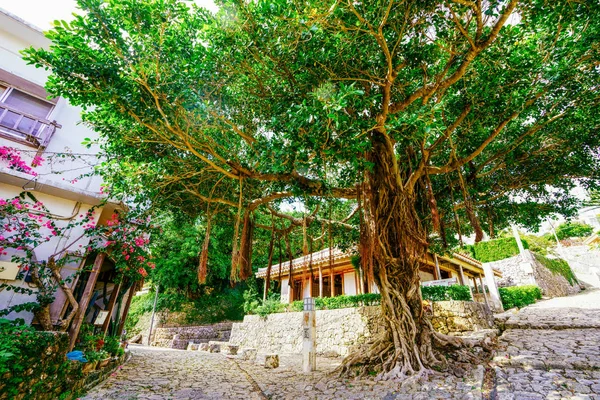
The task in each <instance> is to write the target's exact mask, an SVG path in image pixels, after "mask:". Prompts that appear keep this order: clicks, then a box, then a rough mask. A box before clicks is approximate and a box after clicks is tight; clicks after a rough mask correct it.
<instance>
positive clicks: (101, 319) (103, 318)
mask: <svg viewBox="0 0 600 400" xmlns="http://www.w3.org/2000/svg"><path fill="white" fill-rule="evenodd" d="M106 317H108V311H100V312H99V313H98V316H97V317H96V321H94V325H104V321H106Z"/></svg>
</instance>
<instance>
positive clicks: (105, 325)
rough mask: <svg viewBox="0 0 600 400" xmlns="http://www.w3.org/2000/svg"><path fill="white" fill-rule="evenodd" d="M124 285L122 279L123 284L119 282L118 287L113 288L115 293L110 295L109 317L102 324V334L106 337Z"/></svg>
mask: <svg viewBox="0 0 600 400" xmlns="http://www.w3.org/2000/svg"><path fill="white" fill-rule="evenodd" d="M122 283H123V280H122V279H121V282H119V284H118V285H114V286H113V291H112V293H111V294H110V300H108V308H107V311H108V315H107V316H106V319H105V320H104V323H103V324H102V334H103V335H105V336H106V332H107V331H108V326H109V325H110V321H111V320H112V314H113V311H114V309H115V303H116V302H117V296H118V295H119V291H120V290H121V284H122Z"/></svg>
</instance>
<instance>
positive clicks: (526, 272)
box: [486, 250, 581, 297]
mask: <svg viewBox="0 0 600 400" xmlns="http://www.w3.org/2000/svg"><path fill="white" fill-rule="evenodd" d="M486 265H491V266H492V268H494V269H498V270H500V271H502V279H500V280H498V285H499V286H520V285H538V286H539V287H540V289H542V293H543V295H544V296H546V297H561V296H568V295H571V294H575V293H578V292H579V291H580V290H581V289H580V287H579V285H578V284H575V285H571V284H570V283H569V282H568V281H567V280H566V279H565V277H564V276H562V275H560V274H554V273H552V271H550V270H549V269H548V268H546V267H544V266H543V265H542V264H541V263H540V262H538V261H537V260H536V259H535V257H534V256H533V254H532V253H531V252H530V251H529V250H525V253H524V254H519V255H517V256H514V257H510V258H505V259H504V260H500V261H494V262H491V263H486Z"/></svg>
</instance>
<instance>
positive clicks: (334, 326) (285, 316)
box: [230, 301, 493, 356]
mask: <svg viewBox="0 0 600 400" xmlns="http://www.w3.org/2000/svg"><path fill="white" fill-rule="evenodd" d="M432 313H433V324H434V327H437V328H436V329H438V330H439V331H440V332H442V333H459V332H464V331H474V330H475V331H476V330H481V329H488V328H491V327H492V326H493V317H492V314H491V312H490V311H489V309H488V308H487V306H486V305H485V304H482V303H475V302H464V301H440V302H435V303H433V306H432ZM316 320H317V353H318V354H319V355H324V356H346V355H347V354H348V353H350V352H351V351H352V350H353V349H354V348H355V347H356V346H359V345H361V344H362V343H364V342H365V341H367V340H368V339H369V338H370V337H372V336H374V335H376V334H377V333H378V332H380V331H381V330H383V329H384V326H383V321H382V319H381V308H380V307H379V306H370V307H358V308H342V309H338V310H318V311H316ZM230 342H231V343H232V344H235V345H239V346H240V347H250V348H255V349H258V350H259V352H275V353H301V352H302V312H289V313H277V314H270V315H268V316H267V317H260V316H258V315H246V316H245V317H244V322H241V323H234V324H233V329H232V331H231V338H230Z"/></svg>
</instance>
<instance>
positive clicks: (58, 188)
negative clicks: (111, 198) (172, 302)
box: [0, 9, 129, 330]
mask: <svg viewBox="0 0 600 400" xmlns="http://www.w3.org/2000/svg"><path fill="white" fill-rule="evenodd" d="M49 45H50V41H49V40H48V39H47V38H46V37H45V36H44V35H43V33H42V31H41V30H40V29H38V28H37V27H35V26H32V25H30V24H28V23H27V22H25V21H23V20H21V19H19V18H18V17H16V16H14V15H11V14H10V13H8V12H6V11H3V10H1V9H0V148H2V147H10V148H14V149H17V150H18V151H19V152H20V154H21V157H22V158H23V160H25V161H26V162H27V165H28V167H29V168H33V170H34V171H35V174H32V173H27V172H20V171H18V170H15V169H11V168H9V164H8V161H7V160H6V159H2V158H1V157H0V199H10V198H13V197H15V196H17V195H19V194H20V193H22V192H23V191H30V192H31V193H32V194H33V195H34V196H35V197H36V198H37V199H38V200H39V201H41V202H42V203H44V205H45V206H46V207H47V209H48V211H49V212H50V213H51V214H53V216H54V219H55V220H56V221H58V223H59V224H61V223H62V224H63V226H66V225H67V224H68V222H69V221H72V220H73V219H76V218H79V217H80V215H84V214H85V213H86V212H87V211H88V210H89V209H90V208H92V207H93V206H97V205H99V204H100V203H101V201H102V199H103V197H104V195H102V194H101V183H102V180H101V178H100V177H98V176H91V177H86V178H82V179H79V177H80V176H81V175H83V174H85V173H89V172H91V171H93V165H94V164H96V163H98V162H99V160H98V158H97V156H96V153H97V151H98V149H97V148H94V147H92V148H90V149H88V148H86V147H85V146H83V145H82V144H81V143H82V141H83V140H84V138H91V139H94V138H97V137H98V135H97V134H96V133H95V132H94V131H92V130H90V129H89V128H87V127H86V126H84V125H83V124H81V123H80V122H81V117H80V109H79V108H77V107H74V106H71V105H69V103H68V102H67V101H66V100H65V99H64V98H60V97H59V98H52V99H51V98H49V95H48V93H47V92H46V91H45V89H44V84H45V83H46V80H47V78H48V72H47V71H45V70H44V69H41V68H36V67H35V66H32V65H27V64H26V63H25V61H24V60H23V59H22V58H21V55H20V51H21V50H23V49H25V48H28V47H30V46H33V47H35V48H48V47H49ZM57 153H58V154H60V153H67V154H70V156H67V157H65V158H59V157H57V156H56V155H57ZM35 156H41V157H42V158H44V159H45V161H43V162H42V164H41V165H40V166H37V167H36V166H35V165H33V166H32V161H33V158H34V157H35ZM114 209H115V205H114V204H110V205H108V206H105V207H103V208H100V209H98V210H96V212H95V217H94V223H95V224H102V223H104V221H106V219H107V218H109V217H110V215H111V214H112V213H113V211H114ZM1 229H2V227H0V230H1ZM83 229H84V228H83V227H81V226H79V227H75V228H73V229H72V230H71V231H70V232H67V233H66V234H65V235H64V236H62V237H55V238H53V239H52V240H51V241H49V242H47V243H45V244H43V245H42V246H40V247H38V248H37V249H36V251H35V255H36V257H37V259H38V260H44V259H47V258H48V257H49V256H50V255H52V254H55V253H57V252H58V251H60V250H61V249H64V248H65V246H68V245H69V244H71V243H72V242H73V241H74V240H75V239H76V238H78V237H80V236H81V234H82V233H83ZM0 233H2V232H1V231H0ZM88 241H89V240H88V239H87V238H84V239H80V241H78V242H76V243H75V244H73V245H72V246H70V247H69V250H71V249H73V250H77V249H79V248H80V246H79V245H83V246H85V245H86V244H87V242H88ZM88 258H90V257H88ZM91 258H92V259H91V260H89V259H88V260H81V262H80V263H78V264H79V265H72V266H70V267H69V266H67V267H64V268H63V271H61V274H62V275H63V276H67V275H69V274H72V273H74V272H75V271H76V270H77V269H78V268H80V267H81V266H83V265H84V264H86V263H87V264H91V263H93V262H94V258H93V257H91ZM102 258H104V256H102ZM0 263H1V264H0V283H3V282H5V283H10V284H13V285H14V284H16V285H21V286H25V287H26V286H29V285H30V284H29V283H27V282H25V281H21V282H19V281H16V280H15V276H16V275H17V272H18V269H19V268H20V266H18V265H16V264H12V263H10V254H8V255H5V256H2V255H0ZM99 264H102V266H101V268H100V270H99V271H95V272H94V271H93V272H92V273H91V274H89V273H84V274H82V275H81V277H80V278H79V279H78V280H76V281H75V282H73V289H74V291H75V292H76V294H78V295H79V298H78V301H80V304H81V300H82V298H81V296H82V295H83V302H84V303H85V306H84V307H82V308H84V309H87V308H88V307H87V303H86V301H87V300H86V298H85V293H86V292H90V293H89V294H92V295H93V294H94V293H96V292H97V291H96V289H97V286H98V285H101V283H102V279H103V278H104V285H105V286H104V287H103V290H102V292H103V294H104V298H102V297H100V296H92V298H94V297H95V298H97V300H96V304H94V307H90V308H91V312H92V313H91V314H90V315H86V316H85V317H86V318H87V319H88V320H89V321H92V320H93V319H94V318H95V317H96V315H97V314H98V311H99V310H102V309H104V307H106V305H107V301H106V300H107V299H106V298H105V297H107V296H110V294H111V292H112V290H111V288H113V287H114V285H113V282H111V281H110V279H111V278H110V276H111V273H110V271H111V270H112V271H114V266H111V265H110V264H111V263H110V262H109V261H108V260H107V261H105V262H104V263H102V260H100V263H99ZM112 275H113V276H114V274H112ZM98 276H100V279H98ZM77 285H79V287H77ZM88 286H89V288H88ZM106 286H108V287H106ZM84 289H85V290H84ZM88 289H89V290H88ZM111 297H116V296H111ZM128 297H129V296H128ZM27 301H31V299H29V298H28V296H25V295H18V294H15V293H14V292H13V291H10V292H9V291H1V289H0V309H3V308H6V307H9V306H12V305H15V304H20V303H23V302H27ZM111 301H112V300H111ZM67 307H68V306H67V304H66V301H65V296H64V293H62V292H61V290H60V289H59V290H58V292H57V293H56V301H55V302H54V304H53V305H52V312H51V314H52V319H53V320H60V319H61V318H63V317H64V314H65V312H66V311H67ZM111 309H112V306H111ZM111 311H112V310H111ZM17 317H19V318H24V319H25V320H26V321H27V322H32V319H33V316H32V315H31V314H30V313H26V312H22V313H19V314H15V313H13V314H11V315H9V318H17ZM33 322H35V321H33ZM77 330H78V329H77Z"/></svg>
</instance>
